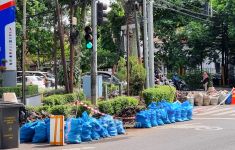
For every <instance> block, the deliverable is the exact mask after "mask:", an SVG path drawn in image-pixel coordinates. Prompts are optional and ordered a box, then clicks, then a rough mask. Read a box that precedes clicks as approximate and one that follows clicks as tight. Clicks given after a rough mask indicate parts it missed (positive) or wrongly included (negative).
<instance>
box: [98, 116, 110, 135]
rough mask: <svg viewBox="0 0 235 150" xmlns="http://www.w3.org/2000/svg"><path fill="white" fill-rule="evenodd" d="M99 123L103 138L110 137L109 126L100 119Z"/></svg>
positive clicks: (99, 131) (100, 133)
mask: <svg viewBox="0 0 235 150" xmlns="http://www.w3.org/2000/svg"><path fill="white" fill-rule="evenodd" d="M99 123H100V125H101V126H100V130H98V133H99V135H100V136H101V137H103V138H106V137H109V136H110V135H109V132H108V124H107V123H106V122H105V121H103V120H102V119H99Z"/></svg>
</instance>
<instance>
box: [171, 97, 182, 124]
mask: <svg viewBox="0 0 235 150" xmlns="http://www.w3.org/2000/svg"><path fill="white" fill-rule="evenodd" d="M173 105H174V107H175V121H176V122H182V121H183V120H182V118H181V103H180V102H179V101H176V102H174V103H173Z"/></svg>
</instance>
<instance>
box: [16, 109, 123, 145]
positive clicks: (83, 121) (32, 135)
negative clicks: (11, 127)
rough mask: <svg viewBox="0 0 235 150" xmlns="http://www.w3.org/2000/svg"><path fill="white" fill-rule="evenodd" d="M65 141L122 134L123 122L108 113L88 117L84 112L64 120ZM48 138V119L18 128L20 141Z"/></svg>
mask: <svg viewBox="0 0 235 150" xmlns="http://www.w3.org/2000/svg"><path fill="white" fill-rule="evenodd" d="M64 128H65V137H64V138H65V142H66V143H68V144H78V143H81V142H87V141H92V140H99V139H100V138H106V137H111V136H116V135H118V134H124V133H125V130H124V128H123V123H122V121H120V120H116V119H113V117H112V116H110V115H105V116H102V117H101V118H99V119H96V118H93V117H90V116H89V115H88V114H87V113H86V112H84V113H83V114H82V117H81V118H68V119H66V121H65V127H64ZM49 138H50V119H45V120H38V121H35V122H29V123H26V124H24V125H23V126H22V127H21V128H20V142H21V143H26V142H32V143H43V142H48V141H49Z"/></svg>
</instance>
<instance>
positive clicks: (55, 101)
mask: <svg viewBox="0 0 235 150" xmlns="http://www.w3.org/2000/svg"><path fill="white" fill-rule="evenodd" d="M42 102H43V104H44V105H49V106H54V105H63V104H66V101H65V97H64V96H63V95H51V96H48V97H45V98H43V101H42Z"/></svg>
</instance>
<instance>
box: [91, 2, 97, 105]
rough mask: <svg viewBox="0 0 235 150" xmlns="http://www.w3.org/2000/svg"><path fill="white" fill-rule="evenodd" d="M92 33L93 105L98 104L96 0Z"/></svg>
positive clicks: (93, 5)
mask: <svg viewBox="0 0 235 150" xmlns="http://www.w3.org/2000/svg"><path fill="white" fill-rule="evenodd" d="M91 10H92V15H91V18H92V33H93V50H92V60H91V62H92V64H91V101H92V104H93V105H96V104H97V87H96V85H97V83H96V76H97V15H96V13H97V5H96V0H92V9H91Z"/></svg>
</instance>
